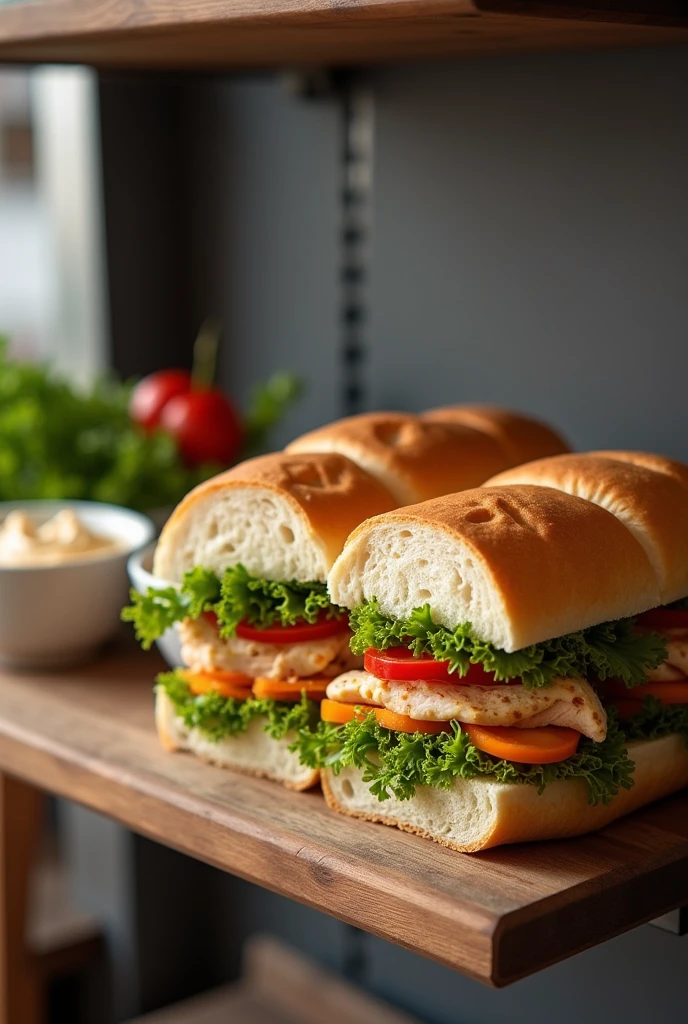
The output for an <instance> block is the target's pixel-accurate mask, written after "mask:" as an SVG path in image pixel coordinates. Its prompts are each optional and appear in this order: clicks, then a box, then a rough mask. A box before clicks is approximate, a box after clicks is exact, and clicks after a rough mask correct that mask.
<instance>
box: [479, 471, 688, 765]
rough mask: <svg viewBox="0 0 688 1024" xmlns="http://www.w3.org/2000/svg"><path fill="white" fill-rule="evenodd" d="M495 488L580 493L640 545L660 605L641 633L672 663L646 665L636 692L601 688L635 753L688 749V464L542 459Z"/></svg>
mask: <svg viewBox="0 0 688 1024" xmlns="http://www.w3.org/2000/svg"><path fill="white" fill-rule="evenodd" d="M489 483H492V484H495V485H496V484H513V483H529V484H545V485H547V486H548V487H556V488H557V489H559V490H564V491H566V492H567V493H568V494H577V495H578V496H580V497H583V498H586V499H587V500H588V501H592V502H595V503H596V504H598V505H600V506H601V507H603V508H606V509H608V511H610V512H612V513H613V514H614V515H615V516H616V517H617V519H619V520H620V522H622V523H623V524H624V525H625V526H626V527H627V529H628V530H629V531H630V532H631V533H632V534H633V536H634V537H635V538H636V539H637V540H638V542H639V544H640V545H641V546H642V547H643V549H644V551H645V553H646V554H647V557H648V559H649V561H650V563H651V565H652V566H653V568H654V570H655V575H656V577H657V582H658V585H659V596H660V600H661V602H662V604H661V606H660V607H658V608H653V609H651V610H650V611H648V612H645V613H644V614H642V615H640V616H638V619H637V621H636V627H635V628H636V630H638V631H639V630H644V631H649V632H655V633H658V634H660V635H661V636H662V638H663V640H664V642H665V644H666V650H667V655H666V660H665V661H664V662H663V663H662V664H661V665H658V666H655V667H648V669H647V672H646V678H645V681H644V683H642V684H641V685H640V686H636V687H634V688H633V689H632V690H629V689H627V688H626V687H625V686H624V685H623V683H622V682H620V681H619V680H618V679H608V680H606V681H604V682H602V683H601V684H600V685H599V686H598V690H599V692H600V695H601V697H602V700H603V702H604V704H605V706H606V707H613V708H614V709H615V710H616V713H617V715H618V717H619V719H620V721H621V728H622V731H623V733H624V736H625V738H626V740H627V741H628V742H629V744H630V743H633V744H634V745H635V749H637V750H639V751H641V750H643V751H644V750H649V749H650V747H649V745H648V744H649V742H650V741H652V740H659V739H662V738H666V744H667V745H668V744H669V743H671V744H673V745H674V746H675V745H676V744H677V743H678V744H679V745H680V742H681V739H683V741H685V743H688V528H687V524H688V466H686V465H684V463H682V462H677V461H676V460H674V459H668V458H665V457H664V456H662V455H654V454H651V453H649V452H632V451H601V452H591V453H590V454H587V455H562V456H559V457H558V458H549V459H540V460H538V461H536V462H531V463H529V464H528V465H524V466H518V467H516V468H514V469H511V470H509V471H508V472H506V473H502V474H501V475H500V476H498V477H495V478H494V480H493V481H490V482H489ZM638 744H641V746H640V747H638Z"/></svg>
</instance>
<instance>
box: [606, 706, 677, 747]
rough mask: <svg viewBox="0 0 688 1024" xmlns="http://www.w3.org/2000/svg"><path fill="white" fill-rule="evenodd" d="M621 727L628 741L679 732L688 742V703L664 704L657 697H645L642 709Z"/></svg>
mask: <svg viewBox="0 0 688 1024" xmlns="http://www.w3.org/2000/svg"><path fill="white" fill-rule="evenodd" d="M621 727H622V729H623V732H624V736H625V737H626V739H627V740H628V741H631V740H656V739H659V737H660V736H668V735H669V734H670V733H673V732H677V733H679V735H681V736H683V738H684V739H685V741H686V744H688V704H662V702H661V701H659V700H657V698H656V697H645V699H644V700H643V703H642V707H641V710H640V711H638V713H637V714H635V715H631V717H630V718H627V719H626V720H625V721H624V722H623V723H622V726H621Z"/></svg>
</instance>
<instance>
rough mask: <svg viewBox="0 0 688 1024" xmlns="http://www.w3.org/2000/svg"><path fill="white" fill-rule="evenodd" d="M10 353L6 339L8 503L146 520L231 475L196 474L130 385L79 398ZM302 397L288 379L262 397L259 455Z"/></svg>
mask: <svg viewBox="0 0 688 1024" xmlns="http://www.w3.org/2000/svg"><path fill="white" fill-rule="evenodd" d="M8 351H9V345H8V342H7V339H4V338H2V337H0V501H21V500H26V499H34V498H60V499H67V498H81V499H88V500H94V501H106V502H113V503H115V504H118V505H127V506H129V507H131V508H137V509H141V510H143V511H146V510H150V509H156V508H162V507H165V506H169V505H175V504H176V503H177V502H178V501H180V500H181V498H183V496H184V495H185V494H186V493H187V492H188V491H189V490H190V489H191V488H192V487H194V486H195V485H196V484H197V483H200V482H201V481H202V480H205V479H206V478H207V477H209V476H212V475H213V473H216V472H218V470H219V469H221V468H223V467H221V466H218V465H210V464H209V465H206V466H200V467H198V468H196V469H189V468H188V467H187V466H185V465H184V463H183V462H182V460H181V459H180V457H179V453H178V451H177V446H176V444H175V441H174V439H173V438H172V437H170V436H169V435H168V434H166V433H164V432H162V431H155V432H153V433H146V432H145V431H143V430H141V429H140V428H139V427H138V426H137V425H136V424H134V423H132V421H131V419H130V417H129V399H130V395H131V388H132V384H131V383H129V384H121V383H119V382H117V381H115V380H113V379H103V380H99V381H97V382H96V383H95V384H94V385H93V386H92V387H90V388H88V389H77V388H75V387H73V386H72V385H71V384H70V383H69V382H68V381H66V380H63V379H62V378H60V377H59V376H58V375H57V374H56V373H55V372H54V371H53V369H52V368H51V367H50V366H48V365H41V364H34V363H22V362H17V361H14V360H12V359H10V358H9V355H8ZM298 394H299V384H298V381H297V380H296V379H295V378H294V377H292V376H290V375H289V374H278V375H276V376H275V377H273V378H272V379H271V380H270V381H268V382H267V383H266V384H263V385H259V386H258V387H257V388H256V389H255V391H254V395H253V399H252V402H251V404H250V406H249V409H248V412H247V416H246V421H245V447H246V448H250V453H251V454H254V453H255V452H256V451H258V450H260V449H261V448H262V447H263V446H264V443H265V441H266V439H267V436H268V433H269V431H270V430H271V429H272V427H273V426H274V425H275V424H276V423H277V422H278V421H279V419H281V417H282V416H283V415H284V414H285V412H286V410H287V409H288V407H289V406H290V405H291V403H292V402H293V401H294V400H295V398H296V397H297V396H298ZM247 453H248V452H247V451H244V452H243V453H242V457H245V455H246V454H247Z"/></svg>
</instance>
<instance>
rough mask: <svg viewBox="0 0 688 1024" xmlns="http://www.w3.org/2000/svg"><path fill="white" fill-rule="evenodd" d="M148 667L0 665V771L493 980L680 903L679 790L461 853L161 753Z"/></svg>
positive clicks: (317, 800)
mask: <svg viewBox="0 0 688 1024" xmlns="http://www.w3.org/2000/svg"><path fill="white" fill-rule="evenodd" d="M159 667H160V663H159V662H158V659H157V656H155V655H152V654H151V655H148V656H147V655H143V654H141V653H140V652H139V651H137V650H135V649H132V648H131V647H129V646H126V645H125V646H124V647H121V648H115V649H113V650H111V651H110V652H109V653H108V654H107V655H105V656H103V658H102V659H101V660H100V661H99V662H97V663H95V664H92V665H90V666H88V667H86V668H82V669H80V670H78V671H72V672H71V673H65V674H61V675H48V674H36V675H23V676H22V675H13V674H2V675H0V771H6V772H8V773H10V774H12V775H15V776H18V777H19V778H22V779H24V780H26V781H28V782H30V783H33V784H35V785H38V786H41V787H43V788H44V789H46V790H48V791H50V792H52V793H56V794H58V795H61V796H64V797H68V798H70V799H73V800H76V801H78V802H80V803H82V804H84V805H86V806H88V807H91V808H93V809H94V810H96V811H100V812H102V813H103V814H105V815H108V816H109V817H111V818H114V819H116V820H117V821H119V822H122V823H123V824H125V825H127V826H128V827H130V828H132V829H134V830H135V831H137V832H140V833H142V834H143V835H146V836H148V837H150V838H152V839H155V840H157V841H159V842H161V843H164V844H166V845H167V846H171V847H173V848H175V849H177V850H181V851H183V852H185V853H187V854H190V855H191V856H193V857H196V858H198V859H200V860H203V861H206V862H207V863H209V864H214V865H216V866H217V867H219V868H221V869H223V870H225V871H229V872H231V873H233V874H236V875H240V876H241V877H243V878H246V879H248V880H249V881H252V882H255V883H258V884H259V885H262V886H265V887H267V888H269V889H272V890H274V891H276V892H279V893H282V894H284V895H286V896H290V897H292V898H293V899H296V900H299V901H301V902H303V903H306V904H308V905H309V906H312V907H316V908H318V909H320V910H323V911H325V912H326V913H329V914H332V915H334V916H336V917H338V918H340V919H342V920H344V921H347V922H349V923H351V924H355V925H358V926H359V927H361V928H364V929H366V930H367V931H370V932H373V933H374V934H376V935H380V936H382V937H383V938H385V939H388V940H390V941H392V942H395V943H397V944H399V945H401V946H404V947H406V948H408V949H411V950H413V951H415V952H418V953H421V954H424V955H426V956H429V957H432V958H434V959H436V960H438V961H440V962H441V963H444V964H446V965H448V966H450V967H453V968H455V969H457V970H459V971H462V972H463V973H465V974H467V975H469V976H471V977H473V978H476V979H478V980H480V981H483V982H486V983H488V984H493V985H505V984H507V983H509V982H511V981H514V980H516V979H517V978H519V977H522V976H524V975H527V974H530V973H532V972H534V971H537V970H540V969H541V968H543V967H546V966H548V965H549V964H552V963H554V962H556V961H557V960H560V959H562V958H564V957H567V956H570V955H571V954H573V953H576V952H578V951H579V950H581V949H584V948H586V947H587V946H591V945H594V944H595V943H598V942H601V941H603V940H605V939H608V938H610V937H611V936H613V935H615V934H618V933H619V932H622V931H624V930H626V929H628V928H631V927H633V926H634V925H637V924H640V923H642V922H645V921H648V920H650V919H651V918H654V917H657V916H658V915H660V914H662V913H664V912H666V911H668V910H671V909H673V908H675V907H677V906H679V905H680V904H683V903H686V902H688V794H682V795H679V796H677V797H674V798H671V799H670V800H667V801H664V802H662V803H660V804H655V805H653V806H651V807H649V808H646V809H645V810H643V811H641V812H639V813H638V814H636V815H634V816H632V817H630V818H626V819H623V820H621V821H620V822H617V823H615V824H613V825H611V826H609V827H608V828H606V829H604V830H603V831H602V832H600V833H597V834H596V835H592V836H586V837H583V838H581V839H572V840H567V841H564V842H552V843H541V844H537V845H533V844H531V845H524V846H520V847H503V848H500V849H496V850H490V851H486V852H485V853H481V854H473V855H461V854H457V853H454V852H453V851H451V850H447V849H444V848H442V847H440V846H437V845H435V844H433V843H430V842H428V841H426V840H422V839H419V838H417V837H414V836H410V835H405V834H403V833H400V832H397V831H395V830H393V829H389V828H385V827H383V826H379V825H374V824H371V823H368V822H362V821H355V820H353V819H350V818H347V817H343V816H339V815H336V814H333V813H332V812H330V811H329V810H328V809H327V807H326V806H325V804H324V802H323V800H322V798H321V796H320V794H319V793H318V792H310V793H292V792H289V791H287V790H285V789H283V788H282V787H281V786H278V785H275V784H272V783H270V782H266V781H263V780H258V779H250V778H246V777H243V776H240V775H235V774H233V773H232V772H229V771H222V770H221V769H217V768H214V767H212V766H209V765H206V764H204V763H203V762H201V761H199V760H197V759H196V758H194V757H193V756H191V755H185V754H167V753H165V752H164V751H163V750H162V748H161V747H160V746H159V744H158V741H157V738H156V736H155V732H154V727H153V698H152V692H151V682H152V678H153V676H154V674H155V672H156V671H157V670H158V669H159Z"/></svg>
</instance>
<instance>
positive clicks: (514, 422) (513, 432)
mask: <svg viewBox="0 0 688 1024" xmlns="http://www.w3.org/2000/svg"><path fill="white" fill-rule="evenodd" d="M422 418H423V419H424V420H426V421H427V422H430V423H441V424H443V425H445V426H454V427H472V428H473V429H474V430H479V431H481V432H482V433H485V434H488V435H489V436H490V437H492V438H493V439H494V440H495V441H496V442H497V444H498V445H499V447H500V450H501V452H502V454H503V456H504V459H505V461H506V463H507V465H506V466H505V467H504V468H505V469H506V468H509V467H511V466H518V465H519V464H520V463H522V462H531V461H532V460H533V459H543V458H546V457H547V456H550V455H561V454H562V453H564V452H568V451H569V450H570V449H569V446H568V444H567V443H566V441H565V440H564V439H563V438H562V437H561V436H560V435H559V434H558V433H557V432H556V431H555V430H553V429H552V428H551V427H550V426H548V425H547V424H546V423H543V422H542V421H541V420H538V419H534V418H533V417H532V416H524V415H523V413H518V412H513V411H512V410H510V409H502V408H501V407H500V406H498V405H445V406H443V407H442V408H440V409H430V410H429V411H428V412H426V413H423V417H422Z"/></svg>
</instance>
